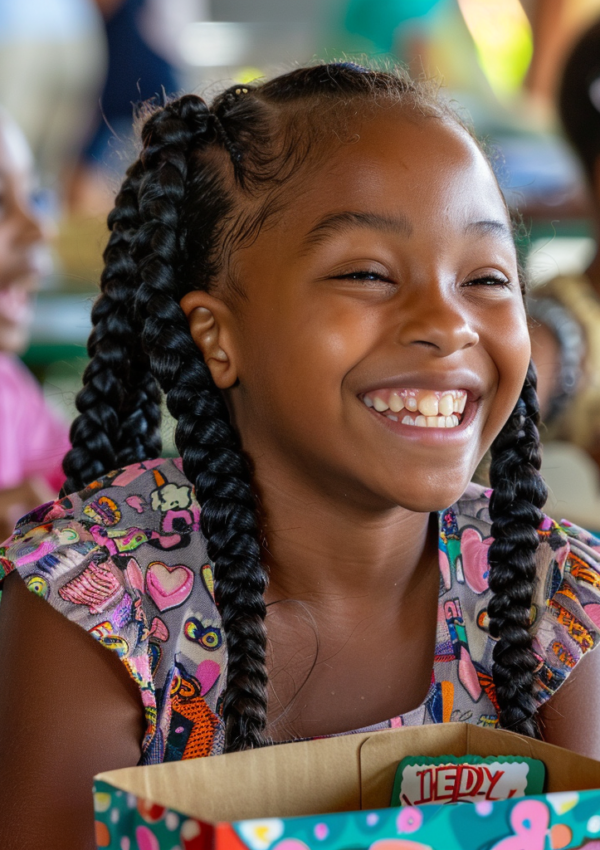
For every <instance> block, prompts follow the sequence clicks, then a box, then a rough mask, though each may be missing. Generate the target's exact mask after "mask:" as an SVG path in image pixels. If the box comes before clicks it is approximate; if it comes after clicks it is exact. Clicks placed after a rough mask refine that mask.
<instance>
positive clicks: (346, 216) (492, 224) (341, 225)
mask: <svg viewBox="0 0 600 850" xmlns="http://www.w3.org/2000/svg"><path fill="white" fill-rule="evenodd" d="M356 227H360V228H365V229H368V230H379V231H380V232H384V233H392V234H394V235H397V234H399V233H400V234H403V235H404V236H410V235H411V234H412V232H413V227H412V225H411V223H410V221H409V220H408V218H407V217H406V216H405V215H402V214H401V213H400V214H398V215H395V216H388V215H381V214H380V213H372V212H353V211H347V212H339V213H331V214H330V215H326V216H324V217H323V218H322V219H320V221H318V222H317V223H316V224H315V225H314V227H312V228H311V229H310V230H309V231H308V233H307V234H306V236H305V237H304V239H303V242H302V244H303V249H308V248H311V247H314V246H315V245H318V244H320V243H321V242H322V241H323V240H324V239H326V238H327V236H329V235H330V234H332V233H340V232H343V231H344V230H350V229H352V228H356ZM464 232H465V233H469V232H473V233H477V234H480V235H482V236H486V235H488V234H493V235H497V236H500V237H501V238H504V239H508V240H509V241H510V242H511V243H512V242H513V234H512V230H511V228H510V227H509V226H508V225H507V224H506V222H504V221H500V220H493V219H490V220H487V219H484V220H481V221H470V222H468V223H467V224H466V225H465V227H464Z"/></svg>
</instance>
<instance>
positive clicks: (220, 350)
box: [180, 290, 238, 390]
mask: <svg viewBox="0 0 600 850" xmlns="http://www.w3.org/2000/svg"><path fill="white" fill-rule="evenodd" d="M180 305H181V309H182V310H183V312H184V313H185V315H186V316H187V320H188V322H189V325H190V333H191V335H192V339H193V340H194V342H195V343H196V345H197V346H198V348H199V349H200V351H201V352H202V356H203V357H204V362H205V363H206V365H207V366H208V368H209V369H210V373H211V375H212V378H213V381H214V382H215V384H216V385H217V387H219V389H221V390H225V389H227V388H228V387H231V386H233V384H235V382H236V381H237V377H238V376H237V366H236V362H235V360H236V358H235V354H234V347H233V333H232V325H233V316H232V313H231V310H230V309H229V307H227V305H226V304H225V303H224V302H223V301H221V300H220V299H219V298H215V297H214V296H213V295H209V294H208V292H203V291H202V290H195V291H193V292H188V294H187V295H185V296H184V297H183V298H182V299H181V301H180Z"/></svg>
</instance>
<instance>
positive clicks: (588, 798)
mask: <svg viewBox="0 0 600 850" xmlns="http://www.w3.org/2000/svg"><path fill="white" fill-rule="evenodd" d="M466 754H471V755H478V756H528V757H530V758H538V759H541V760H542V761H543V762H544V764H545V766H546V771H547V774H546V789H545V792H546V793H545V794H543V795H540V796H536V797H523V798H521V799H514V798H513V799H509V800H505V801H502V802H489V801H483V802H479V803H476V804H472V803H458V804H454V805H425V806H416V807H403V808H389V805H390V799H391V793H392V786H393V783H394V777H395V773H396V769H397V766H398V764H399V762H400V761H401V760H402V759H403V758H405V757H407V756H440V755H452V756H462V755H466ZM599 788H600V762H596V761H593V760H592V759H587V758H583V757H581V756H578V755H575V754H574V753H571V752H569V751H567V750H562V749H560V748H559V747H553V746H551V745H549V744H544V743H542V742H540V741H534V740H532V739H530V738H524V737H522V736H520V735H515V734H513V733H511V732H504V731H497V730H490V729H484V728H480V727H478V726H472V725H469V724H464V723H448V724H440V725H439V726H437V725H436V726H420V727H408V728H404V729H391V730H386V731H381V732H375V733H373V732H369V733H362V734H354V735H347V736H341V737H336V738H324V739H319V740H315V741H306V742H304V741H302V742H298V743H293V744H282V745H278V746H273V747H267V748H264V749H261V750H256V751H252V752H244V753H231V754H228V755H224V756H217V757H214V758H205V759H196V760H190V761H182V762H171V763H168V764H163V765H156V766H151V767H135V768H126V769H124V770H116V771H111V772H108V773H103V774H100V775H99V776H97V777H96V782H95V789H94V794H95V807H96V817H97V840H98V846H99V847H101V848H109V850H306V848H311V850H312V848H323V850H363V848H364V850H367V848H373V850H427V848H432V850H563V848H564V850H567V848H577V847H583V846H585V847H586V850H600V790H593V789H599Z"/></svg>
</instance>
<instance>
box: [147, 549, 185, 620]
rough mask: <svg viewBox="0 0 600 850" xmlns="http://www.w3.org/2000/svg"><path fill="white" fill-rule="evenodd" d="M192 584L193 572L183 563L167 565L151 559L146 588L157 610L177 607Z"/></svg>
mask: <svg viewBox="0 0 600 850" xmlns="http://www.w3.org/2000/svg"><path fill="white" fill-rule="evenodd" d="M193 584H194V573H193V572H192V571H191V570H190V569H189V567H184V566H183V564H180V565H179V566H175V567H168V566H167V565H166V564H163V563H162V562H161V561H153V562H152V563H151V564H150V565H149V566H148V570H147V572H146V590H147V591H148V594H149V595H150V598H151V599H152V601H153V602H154V604H155V605H156V607H157V608H158V610H159V611H167V610H168V609H169V608H177V606H178V605H181V604H182V602H185V600H186V599H187V598H188V596H189V595H190V593H191V592H192V586H193Z"/></svg>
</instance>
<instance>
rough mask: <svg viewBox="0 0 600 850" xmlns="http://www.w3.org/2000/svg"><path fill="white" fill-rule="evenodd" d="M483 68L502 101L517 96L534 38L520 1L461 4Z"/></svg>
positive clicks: (474, 0)
mask: <svg viewBox="0 0 600 850" xmlns="http://www.w3.org/2000/svg"><path fill="white" fill-rule="evenodd" d="M458 5H459V6H460V10H461V12H462V15H463V18H464V19H465V23H466V25H467V27H468V28H469V32H470V33H471V36H472V38H473V41H474V42H475V47H476V49H477V56H478V59H479V64H480V65H481V67H482V69H483V72H484V73H485V75H486V77H487V78H488V81H489V83H490V85H491V87H492V89H493V90H494V92H495V93H496V95H498V97H506V96H510V95H511V94H514V92H516V91H517V90H518V89H519V88H520V86H521V84H522V82H523V79H524V77H525V74H526V73H527V68H528V67H529V63H530V62H531V57H532V55H533V37H532V33H531V27H530V25H529V21H528V20H527V15H526V14H525V12H524V11H523V7H522V6H521V4H520V3H519V0H458Z"/></svg>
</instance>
